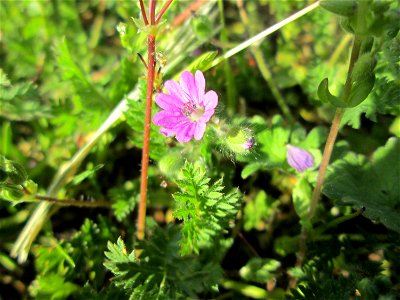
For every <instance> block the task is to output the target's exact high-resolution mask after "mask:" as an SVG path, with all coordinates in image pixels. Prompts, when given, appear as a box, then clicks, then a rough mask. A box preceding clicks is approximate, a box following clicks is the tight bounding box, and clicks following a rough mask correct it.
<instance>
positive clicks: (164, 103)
mask: <svg viewBox="0 0 400 300" xmlns="http://www.w3.org/2000/svg"><path fill="white" fill-rule="evenodd" d="M156 103H157V105H158V106H159V107H161V108H163V109H166V110H179V111H180V110H181V109H182V105H183V102H182V100H180V98H177V97H176V96H172V95H168V94H163V93H160V94H157V95H156Z"/></svg>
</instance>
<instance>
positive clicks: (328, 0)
mask: <svg viewBox="0 0 400 300" xmlns="http://www.w3.org/2000/svg"><path fill="white" fill-rule="evenodd" d="M320 6H321V7H322V8H324V9H326V10H328V11H330V12H332V13H334V14H337V15H340V16H344V17H351V16H353V15H354V14H355V13H356V11H357V1H356V0H321V1H320Z"/></svg>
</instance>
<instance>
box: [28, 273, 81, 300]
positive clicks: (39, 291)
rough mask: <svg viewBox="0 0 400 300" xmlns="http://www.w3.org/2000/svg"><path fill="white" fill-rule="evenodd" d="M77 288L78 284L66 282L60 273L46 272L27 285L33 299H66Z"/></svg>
mask: <svg viewBox="0 0 400 300" xmlns="http://www.w3.org/2000/svg"><path fill="white" fill-rule="evenodd" d="M78 289H79V286H78V285H76V284H73V283H72V282H66V281H65V278H64V277H63V276H62V275H58V274H48V275H44V276H38V277H37V278H36V279H35V280H34V281H33V283H32V285H31V286H30V287H29V292H30V294H31V296H33V297H35V299H50V300H61V299H67V298H68V297H70V296H71V295H73V294H74V293H75V292H77V291H78Z"/></svg>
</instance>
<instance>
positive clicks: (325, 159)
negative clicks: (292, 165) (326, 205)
mask: <svg viewBox="0 0 400 300" xmlns="http://www.w3.org/2000/svg"><path fill="white" fill-rule="evenodd" d="M343 113H344V109H343V108H337V109H336V112H335V117H334V118H333V121H332V126H331V130H330V131H329V135H328V139H327V140H326V144H325V149H324V154H323V155H322V161H321V165H320V167H319V172H318V177H317V183H316V185H315V189H314V192H313V195H312V198H311V204H310V209H309V212H308V215H309V219H310V220H311V219H312V218H313V217H314V213H315V209H316V207H317V204H318V201H319V198H320V196H321V190H322V185H323V183H324V179H325V173H326V170H327V168H328V165H329V161H330V158H331V155H332V150H333V146H334V145H335V140H336V137H337V134H338V132H339V128H340V121H341V120H342V116H343Z"/></svg>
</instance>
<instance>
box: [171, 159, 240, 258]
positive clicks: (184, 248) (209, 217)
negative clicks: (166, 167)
mask: <svg viewBox="0 0 400 300" xmlns="http://www.w3.org/2000/svg"><path fill="white" fill-rule="evenodd" d="M182 174H183V176H184V178H185V179H184V180H179V181H177V184H178V187H179V188H180V190H181V192H177V193H175V194H173V197H174V200H175V208H174V212H173V215H174V216H175V217H177V218H179V219H183V221H184V222H183V228H182V240H181V242H180V245H181V253H182V254H188V253H191V252H195V253H198V251H199V249H200V247H202V248H205V247H210V246H211V245H212V243H211V241H212V240H213V239H214V238H216V237H217V236H218V235H219V234H221V233H222V232H223V230H224V228H227V226H228V223H229V220H231V219H233V218H234V217H235V215H236V213H237V211H238V205H239V203H238V200H239V195H238V193H237V192H234V193H228V194H225V193H223V192H222V190H223V186H222V178H221V179H219V180H218V181H216V182H215V183H214V184H213V185H212V186H211V187H210V186H209V185H208V183H209V181H210V178H207V177H206V175H205V173H204V172H203V171H202V170H201V167H200V166H194V165H192V164H190V163H188V162H186V163H185V166H184V168H183V169H182Z"/></svg>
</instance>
